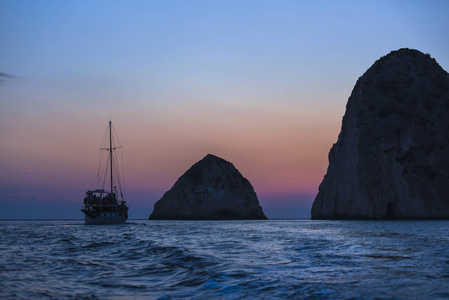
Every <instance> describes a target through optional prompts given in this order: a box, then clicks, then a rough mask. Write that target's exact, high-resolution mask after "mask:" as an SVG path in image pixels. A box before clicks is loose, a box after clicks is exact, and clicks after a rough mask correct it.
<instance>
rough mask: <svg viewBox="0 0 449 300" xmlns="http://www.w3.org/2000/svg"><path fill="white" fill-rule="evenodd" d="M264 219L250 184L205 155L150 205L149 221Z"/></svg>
mask: <svg viewBox="0 0 449 300" xmlns="http://www.w3.org/2000/svg"><path fill="white" fill-rule="evenodd" d="M245 219H267V217H266V216H265V215H264V213H263V211H262V207H261V206H260V205H259V201H258V200H257V195H256V193H255V192H254V189H253V187H252V185H251V183H250V182H249V181H248V180H247V179H246V178H244V177H243V176H242V174H240V172H239V171H238V170H237V169H236V168H235V167H234V165H233V164H232V163H230V162H228V161H226V160H224V159H221V158H219V157H217V156H215V155H211V154H208V155H207V156H206V157H204V158H203V159H202V160H200V161H199V162H197V163H196V164H194V165H193V166H192V167H191V168H190V169H189V170H187V171H186V172H185V173H184V174H183V175H182V176H181V177H180V178H179V179H178V180H177V181H176V183H175V184H174V185H173V187H172V188H171V189H170V190H169V191H168V192H166V193H165V194H164V195H163V197H162V198H161V199H160V200H159V201H157V202H156V204H155V205H154V210H153V213H152V214H151V215H150V220H245Z"/></svg>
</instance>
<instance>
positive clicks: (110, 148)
mask: <svg viewBox="0 0 449 300" xmlns="http://www.w3.org/2000/svg"><path fill="white" fill-rule="evenodd" d="M109 159H110V164H111V193H113V192H114V190H113V186H114V177H113V176H112V122H111V121H109Z"/></svg>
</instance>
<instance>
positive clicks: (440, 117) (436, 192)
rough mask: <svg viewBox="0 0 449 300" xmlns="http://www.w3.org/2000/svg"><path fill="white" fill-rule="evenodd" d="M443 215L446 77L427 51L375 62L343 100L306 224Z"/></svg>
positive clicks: (448, 117) (448, 186) (448, 206)
mask: <svg viewBox="0 0 449 300" xmlns="http://www.w3.org/2000/svg"><path fill="white" fill-rule="evenodd" d="M447 218H449V75H448V73H447V72H446V71H445V70H443V69H442V68H441V67H440V65H439V64H438V63H437V62H436V61H435V59H433V58H431V57H430V55H428V54H423V53H421V52H419V51H417V50H411V49H400V50H397V51H393V52H391V53H390V54H388V55H386V56H384V57H382V58H381V59H379V60H378V61H376V62H375V63H374V64H373V65H372V66H371V67H370V68H369V69H368V70H367V71H366V73H365V74H364V75H363V76H362V77H360V78H359V80H358V81H357V83H356V85H355V87H354V89H353V91H352V93H351V96H350V97H349V100H348V103H347V106H346V112H345V115H344V117H343V121H342V127H341V132H340V134H339V136H338V140H337V142H336V143H335V144H334V145H333V147H332V149H331V150H330V153H329V166H328V169H327V174H326V175H325V176H324V179H323V181H322V182H321V184H320V186H319V192H318V195H317V196H316V198H315V201H314V203H313V207H312V219H447Z"/></svg>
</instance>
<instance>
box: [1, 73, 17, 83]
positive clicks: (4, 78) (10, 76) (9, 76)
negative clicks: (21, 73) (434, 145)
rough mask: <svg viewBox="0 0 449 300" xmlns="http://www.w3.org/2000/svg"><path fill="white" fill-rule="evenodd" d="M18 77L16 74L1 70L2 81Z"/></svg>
mask: <svg viewBox="0 0 449 300" xmlns="http://www.w3.org/2000/svg"><path fill="white" fill-rule="evenodd" d="M12 78H16V77H15V76H12V75H9V74H6V73H3V72H0V83H2V82H5V80H7V79H12Z"/></svg>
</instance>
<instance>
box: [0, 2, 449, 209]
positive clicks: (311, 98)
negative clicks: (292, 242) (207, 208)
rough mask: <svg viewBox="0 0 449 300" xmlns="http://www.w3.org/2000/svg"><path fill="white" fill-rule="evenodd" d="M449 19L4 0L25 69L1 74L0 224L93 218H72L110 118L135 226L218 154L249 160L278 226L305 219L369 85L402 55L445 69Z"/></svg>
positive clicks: (14, 52) (14, 61)
mask: <svg viewBox="0 0 449 300" xmlns="http://www.w3.org/2000/svg"><path fill="white" fill-rule="evenodd" d="M448 11H449V2H448V1H40V0H36V1H16V0H15V1H4V0H0V44H1V45H2V46H1V47H0V72H1V73H5V74H9V75H11V76H13V78H9V77H2V78H1V81H0V128H1V131H0V139H1V140H2V143H1V145H0V167H1V169H2V170H4V171H3V172H2V173H3V174H2V175H0V188H2V189H3V190H4V191H8V192H7V193H3V195H2V196H1V197H0V201H1V202H2V203H4V204H5V206H4V207H9V208H8V209H7V210H4V211H3V212H2V213H0V218H5V217H8V216H11V215H14V216H15V217H18V218H19V217H20V218H26V217H36V218H39V217H44V218H53V217H58V216H61V215H64V217H74V218H76V217H82V215H80V212H79V211H78V209H77V210H76V212H74V213H72V212H70V213H68V211H71V210H73V207H77V206H78V204H79V203H81V199H82V196H83V193H84V190H85V188H86V187H87V186H88V185H89V184H90V179H89V180H86V177H87V178H90V177H92V176H94V175H95V174H94V173H95V169H96V167H97V162H96V161H95V160H96V159H97V148H98V144H99V142H100V139H101V137H102V134H103V131H104V128H105V126H106V125H107V122H108V120H109V119H110V118H112V119H113V121H114V123H115V125H116V127H117V128H118V130H119V134H120V139H121V141H122V144H124V145H123V146H124V150H126V151H125V155H127V156H125V157H128V159H127V160H126V162H125V163H126V165H129V167H127V170H126V171H127V174H126V175H127V178H128V177H129V179H128V182H129V184H128V193H129V198H128V201H129V202H130V204H131V203H132V204H133V205H134V206H135V207H136V209H135V210H134V214H135V215H134V217H147V216H148V215H149V214H150V213H151V210H152V206H153V204H154V202H155V201H157V200H158V199H159V198H160V197H161V196H162V194H163V192H164V191H166V190H167V189H169V188H170V187H171V186H172V184H173V183H174V182H175V181H176V179H177V178H178V177H179V176H180V175H181V174H182V173H183V172H184V171H185V170H187V169H188V167H190V166H191V165H192V164H193V163H195V162H196V161H198V160H199V159H201V158H202V157H204V156H205V155H206V154H207V153H214V154H217V155H219V156H221V157H223V158H225V159H227V160H229V161H231V162H233V163H234V164H235V165H236V167H237V168H238V169H239V170H240V171H241V172H242V174H243V175H244V176H245V177H247V178H248V179H249V180H250V182H251V183H252V184H253V186H254V188H255V190H256V192H257V193H258V196H259V200H260V202H261V204H262V206H263V207H264V208H266V210H268V211H266V213H267V215H268V216H269V217H308V216H310V207H311V203H312V201H313V198H314V195H315V194H316V192H317V190H318V185H319V183H320V182H321V179H322V177H323V176H324V173H325V171H326V168H327V153H328V151H329V149H330V147H331V146H332V144H333V143H334V142H335V141H336V139H337V135H338V132H339V130H340V126H341V118H342V116H343V114H344V109H345V105H346V101H347V99H348V97H349V95H350V93H351V90H352V88H353V86H354V84H355V82H356V80H357V78H358V77H359V76H361V75H363V73H364V72H365V71H366V69H368V68H369V67H370V66H371V65H372V64H373V63H374V61H375V60H377V59H378V58H379V57H381V56H383V55H386V54H388V53H389V52H390V51H392V50H397V49H399V48H403V47H408V48H414V49H418V50H420V51H422V52H424V53H430V54H431V55H432V57H434V58H435V59H436V60H437V61H438V63H439V64H440V65H441V66H442V67H443V68H444V69H445V70H448V69H449V39H448V38H447V32H448V29H449V18H447V12H448ZM126 153H128V154H126ZM30 171H32V172H30ZM90 175H91V176H90ZM49 191H52V193H50V192H49ZM61 194H64V200H61V198H60V195H61ZM18 195H20V196H18ZM295 199H296V200H295ZM55 202H58V204H57V205H55ZM6 204H7V205H6ZM19 206H20V207H23V206H25V207H29V208H31V207H36V209H35V210H33V211H32V212H27V213H24V212H23V211H24V210H23V209H18V207H19ZM37 207H39V209H41V210H39V209H37ZM63 207H66V208H65V209H64V208H63ZM67 207H70V209H68V208H67ZM130 214H131V216H132V214H133V212H130Z"/></svg>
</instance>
